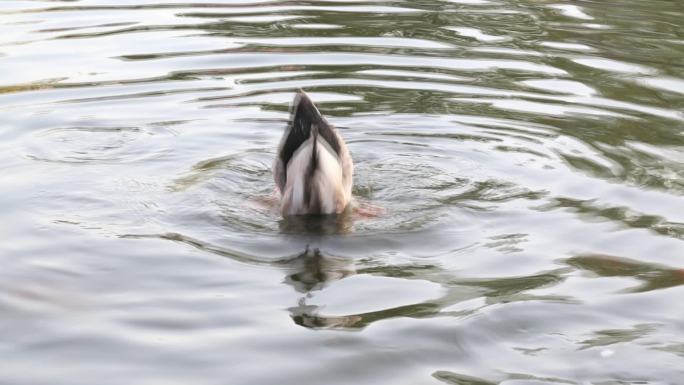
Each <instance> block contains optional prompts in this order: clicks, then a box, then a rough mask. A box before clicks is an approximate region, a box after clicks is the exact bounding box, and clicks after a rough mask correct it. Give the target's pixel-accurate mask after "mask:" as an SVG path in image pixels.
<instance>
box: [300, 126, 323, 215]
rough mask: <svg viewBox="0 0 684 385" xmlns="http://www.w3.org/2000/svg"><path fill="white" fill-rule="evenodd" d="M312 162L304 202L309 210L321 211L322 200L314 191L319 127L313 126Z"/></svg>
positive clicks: (308, 170)
mask: <svg viewBox="0 0 684 385" xmlns="http://www.w3.org/2000/svg"><path fill="white" fill-rule="evenodd" d="M310 135H311V160H310V161H309V166H308V167H307V169H306V177H305V178H304V201H305V202H306V203H307V205H308V206H309V210H315V211H317V210H319V209H320V208H319V207H318V206H320V204H319V202H320V199H319V197H318V192H317V191H314V189H315V185H314V181H313V180H314V174H315V173H316V169H317V168H318V125H317V124H312V125H311V131H310Z"/></svg>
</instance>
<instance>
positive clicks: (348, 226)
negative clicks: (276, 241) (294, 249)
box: [278, 208, 354, 235]
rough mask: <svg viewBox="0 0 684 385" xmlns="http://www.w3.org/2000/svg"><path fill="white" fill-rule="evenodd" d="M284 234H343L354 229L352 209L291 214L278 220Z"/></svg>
mask: <svg viewBox="0 0 684 385" xmlns="http://www.w3.org/2000/svg"><path fill="white" fill-rule="evenodd" d="M278 225H279V228H280V232H281V233H282V234H298V235H338V234H339V235H341V234H349V233H351V232H352V231H353V227H354V223H353V218H352V213H351V209H349V208H347V210H345V211H344V212H342V213H341V214H333V215H306V216H301V215H300V216H290V217H287V218H283V219H281V220H280V221H279V222H278Z"/></svg>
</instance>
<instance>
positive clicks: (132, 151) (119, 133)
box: [26, 126, 160, 163]
mask: <svg viewBox="0 0 684 385" xmlns="http://www.w3.org/2000/svg"><path fill="white" fill-rule="evenodd" d="M149 135H152V134H151V133H150V132H146V131H145V130H144V129H141V128H138V127H101V126H99V127H98V126H94V127H63V128H50V129H46V130H43V131H39V132H37V133H35V134H34V135H33V136H32V137H31V138H30V140H28V141H27V144H26V151H27V155H26V156H28V157H30V158H32V159H36V160H41V161H48V162H64V163H92V162H133V161H139V160H142V159H147V158H150V157H153V156H159V155H160V153H159V152H156V153H147V152H146V150H145V148H144V147H143V145H142V144H141V142H143V141H144V140H145V139H146V138H145V137H146V136H149Z"/></svg>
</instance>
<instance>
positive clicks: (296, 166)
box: [273, 90, 354, 216]
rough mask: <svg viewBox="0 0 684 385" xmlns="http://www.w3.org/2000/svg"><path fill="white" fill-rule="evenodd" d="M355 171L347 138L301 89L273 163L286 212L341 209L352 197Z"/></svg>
mask: <svg viewBox="0 0 684 385" xmlns="http://www.w3.org/2000/svg"><path fill="white" fill-rule="evenodd" d="M353 171H354V166H353V163H352V159H351V156H350V155H349V150H348V149H347V144H346V143H345V142H344V139H342V137H341V136H340V135H339V134H338V132H337V130H336V129H335V128H334V127H333V126H332V125H331V124H329V123H328V122H327V121H326V120H325V118H323V116H322V115H321V113H320V112H319V111H318V109H317V108H316V106H315V105H314V104H313V102H312V101H311V99H309V97H308V96H307V95H306V93H304V91H301V90H300V91H298V92H297V95H296V96H295V99H294V102H293V103H292V107H291V111H290V121H289V122H288V125H287V128H286V129H285V133H284V134H283V138H282V139H281V141H280V145H279V146H278V155H277V157H276V159H275V161H274V163H273V176H274V178H275V183H276V186H277V187H278V190H279V192H280V195H281V200H280V203H281V211H282V214H283V216H290V215H307V214H339V213H341V212H342V211H344V210H345V208H346V207H347V205H348V204H349V202H350V200H351V188H352V174H353Z"/></svg>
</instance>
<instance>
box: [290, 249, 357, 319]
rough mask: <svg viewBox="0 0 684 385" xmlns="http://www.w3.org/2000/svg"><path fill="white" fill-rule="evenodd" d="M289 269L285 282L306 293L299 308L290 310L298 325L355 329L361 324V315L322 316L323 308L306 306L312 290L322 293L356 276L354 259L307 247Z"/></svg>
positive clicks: (300, 300) (298, 305)
mask: <svg viewBox="0 0 684 385" xmlns="http://www.w3.org/2000/svg"><path fill="white" fill-rule="evenodd" d="M289 270H290V271H289V274H288V275H287V277H286V278H285V283H287V284H289V285H291V286H292V287H294V289H295V290H297V291H298V292H300V293H304V294H306V295H305V296H303V297H302V298H300V299H299V302H298V304H297V306H295V307H291V308H289V309H288V310H289V311H290V316H291V317H292V320H293V321H294V322H295V323H296V324H297V325H301V326H304V327H308V328H335V327H353V326H354V325H355V324H357V323H359V322H360V321H361V319H362V318H361V316H359V315H349V316H336V317H328V316H323V315H320V314H319V311H320V307H319V306H315V305H307V304H306V299H307V298H310V297H311V292H312V291H317V290H321V289H322V288H324V287H325V286H327V284H328V283H330V282H335V281H339V280H341V279H343V278H346V277H349V276H352V275H354V274H356V270H355V268H354V263H353V260H351V259H349V258H343V257H336V256H325V255H323V254H322V253H321V252H320V250H319V249H313V250H311V249H309V247H308V246H307V248H306V250H305V251H304V252H303V253H302V254H300V255H298V256H297V257H296V258H294V259H293V260H292V261H291V262H290V263H289Z"/></svg>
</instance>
